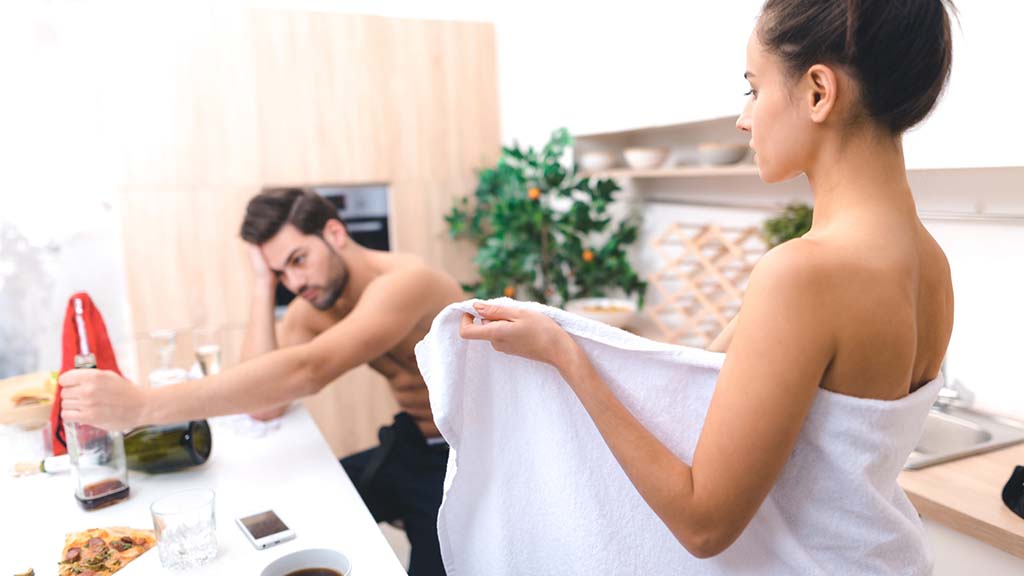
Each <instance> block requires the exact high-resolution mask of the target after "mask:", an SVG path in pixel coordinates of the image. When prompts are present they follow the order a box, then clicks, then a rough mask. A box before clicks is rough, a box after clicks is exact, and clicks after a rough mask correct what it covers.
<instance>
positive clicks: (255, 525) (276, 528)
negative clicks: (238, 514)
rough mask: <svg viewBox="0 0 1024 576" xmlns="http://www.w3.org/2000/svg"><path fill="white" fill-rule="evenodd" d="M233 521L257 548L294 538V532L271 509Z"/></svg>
mask: <svg viewBox="0 0 1024 576" xmlns="http://www.w3.org/2000/svg"><path fill="white" fill-rule="evenodd" d="M235 523H236V524H238V527H239V528H241V529H242V532H243V533H244V534H245V537H246V538H248V539H249V542H252V545H253V546H255V547H256V549H257V550H263V549H264V548H269V547H271V546H273V545H275V544H280V543H281V542H287V541H288V540H291V539H292V538H295V532H293V531H292V529H291V528H289V527H288V525H287V524H285V523H284V521H283V520H281V518H279V517H278V516H277V513H276V512H274V511H273V510H267V511H266V512H260V513H259V514H253V515H252V516H244V517H242V518H235Z"/></svg>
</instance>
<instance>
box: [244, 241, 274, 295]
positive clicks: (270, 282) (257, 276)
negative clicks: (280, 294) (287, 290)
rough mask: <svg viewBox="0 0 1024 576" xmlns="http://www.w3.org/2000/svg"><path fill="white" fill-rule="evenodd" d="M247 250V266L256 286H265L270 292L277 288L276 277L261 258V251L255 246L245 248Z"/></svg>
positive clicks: (250, 245)
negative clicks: (249, 267) (250, 270)
mask: <svg viewBox="0 0 1024 576" xmlns="http://www.w3.org/2000/svg"><path fill="white" fill-rule="evenodd" d="M247 248H248V250H249V265H250V266H251V267H252V275H253V279H254V280H255V281H256V283H257V285H260V286H266V287H267V288H270V290H271V291H273V290H274V288H276V287H277V275H276V274H274V272H273V271H272V270H271V269H270V266H269V265H268V264H267V261H266V260H265V259H264V258H263V251H262V250H260V247H259V246H256V245H255V244H249V245H248V246H247Z"/></svg>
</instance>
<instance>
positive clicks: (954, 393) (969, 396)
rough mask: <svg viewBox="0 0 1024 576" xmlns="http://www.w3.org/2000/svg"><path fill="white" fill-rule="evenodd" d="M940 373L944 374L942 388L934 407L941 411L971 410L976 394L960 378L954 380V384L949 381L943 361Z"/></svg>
mask: <svg viewBox="0 0 1024 576" xmlns="http://www.w3.org/2000/svg"><path fill="white" fill-rule="evenodd" d="M939 372H940V373H942V388H940V389H939V395H938V396H937V397H936V398H935V404H934V406H935V407H936V408H938V409H940V410H942V409H948V408H970V407H971V405H972V404H974V392H972V391H971V390H970V389H969V388H967V386H964V384H963V382H961V381H960V379H959V378H957V379H954V380H953V381H952V382H950V381H949V379H948V378H947V377H946V361H945V360H943V361H942V366H941V367H940V368H939Z"/></svg>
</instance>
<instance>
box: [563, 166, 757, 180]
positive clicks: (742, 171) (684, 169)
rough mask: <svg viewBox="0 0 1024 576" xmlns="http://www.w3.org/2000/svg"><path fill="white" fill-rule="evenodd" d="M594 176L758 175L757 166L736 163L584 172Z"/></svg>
mask: <svg viewBox="0 0 1024 576" xmlns="http://www.w3.org/2000/svg"><path fill="white" fill-rule="evenodd" d="M581 174H582V175H583V176H585V177H588V178H592V177H597V178H716V177H721V176H757V174H758V172H757V166H755V165H753V164H735V165H732V166H677V167H674V168H650V169H644V170H638V169H635V168H612V169H610V170H602V171H600V172H582V173H581Z"/></svg>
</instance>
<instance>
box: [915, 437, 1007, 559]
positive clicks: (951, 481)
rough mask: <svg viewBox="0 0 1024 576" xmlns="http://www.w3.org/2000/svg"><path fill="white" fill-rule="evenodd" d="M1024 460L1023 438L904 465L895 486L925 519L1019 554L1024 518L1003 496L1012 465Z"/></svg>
mask: <svg viewBox="0 0 1024 576" xmlns="http://www.w3.org/2000/svg"><path fill="white" fill-rule="evenodd" d="M1017 465H1024V444H1017V445H1016V446H1011V447H1009V448H1003V449H1002V450H996V451H994V452H989V453H986V454H979V455H977V456H971V457H969V458H963V459H961V460H955V461H953V462H947V463H945V464H937V465H935V466H931V467H928V468H924V469H922V470H904V471H903V472H902V473H901V474H900V476H899V483H900V486H902V487H903V489H904V490H905V491H906V492H907V495H908V496H909V497H910V501H911V502H913V504H914V506H915V507H916V508H917V511H918V512H919V513H920V514H921V516H922V517H924V518H925V519H927V520H930V521H932V522H936V523H938V524H942V525H945V526H948V527H949V528H952V529H953V530H957V531H959V532H962V533H964V534H966V535H968V536H970V537H972V538H976V539H978V540H980V541H982V542H985V543H987V544H990V545H992V546H995V547H996V548H999V549H1000V550H1004V551H1006V552H1008V553H1010V554H1013V555H1014V556H1017V557H1018V558H1024V518H1021V517H1019V516H1017V515H1016V514H1014V513H1013V512H1011V511H1010V510H1009V509H1008V508H1007V507H1006V506H1005V505H1004V504H1003V500H1002V491H1003V486H1004V485H1005V484H1006V481H1007V480H1009V479H1010V474H1011V473H1012V472H1013V467H1014V466H1017Z"/></svg>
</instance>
